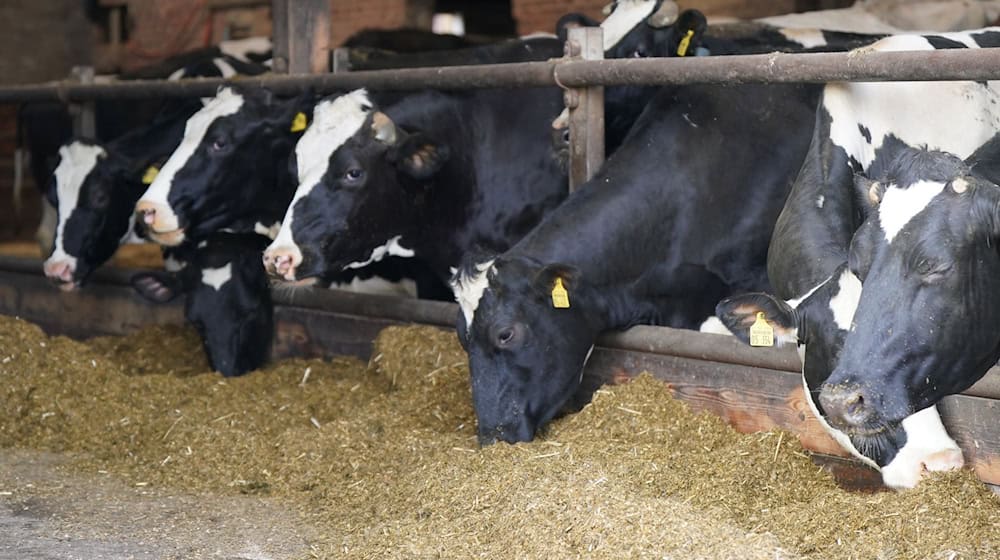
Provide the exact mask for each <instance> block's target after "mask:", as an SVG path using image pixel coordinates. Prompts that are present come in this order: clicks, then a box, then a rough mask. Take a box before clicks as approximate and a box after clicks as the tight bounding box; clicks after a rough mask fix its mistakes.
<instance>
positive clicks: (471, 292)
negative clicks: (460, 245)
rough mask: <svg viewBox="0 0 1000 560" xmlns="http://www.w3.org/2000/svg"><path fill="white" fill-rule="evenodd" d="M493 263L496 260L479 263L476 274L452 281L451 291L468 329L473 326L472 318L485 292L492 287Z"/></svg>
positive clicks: (458, 277)
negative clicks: (490, 277) (490, 278)
mask: <svg viewBox="0 0 1000 560" xmlns="http://www.w3.org/2000/svg"><path fill="white" fill-rule="evenodd" d="M493 262H494V259H490V260H488V261H486V262H482V263H479V264H477V265H475V266H474V267H473V269H474V270H475V272H473V273H472V274H469V275H465V274H460V275H457V276H455V278H453V279H452V282H451V290H452V291H453V292H454V293H455V301H457V302H458V306H459V307H461V308H462V315H464V316H465V325H466V327H471V326H472V318H473V317H474V316H475V314H476V309H477V308H478V307H479V300H480V299H482V298H483V292H485V291H486V288H488V287H489V285H490V281H489V275H490V274H491V273H493V272H495V270H494V268H493Z"/></svg>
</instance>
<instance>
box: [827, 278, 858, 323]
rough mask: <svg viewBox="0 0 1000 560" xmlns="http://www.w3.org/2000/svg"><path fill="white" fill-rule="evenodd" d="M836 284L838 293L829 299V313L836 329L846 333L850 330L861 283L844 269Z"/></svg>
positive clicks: (856, 307)
mask: <svg viewBox="0 0 1000 560" xmlns="http://www.w3.org/2000/svg"><path fill="white" fill-rule="evenodd" d="M837 283H838V284H839V285H840V291H838V292H837V295H835V296H833V297H832V298H830V311H832V312H833V322H834V323H836V324H837V327H838V328H840V329H842V330H845V331H848V330H851V321H853V320H854V312H855V311H857V309H858V302H859V301H860V300H861V281H860V280H858V277H857V276H855V275H854V273H853V272H851V271H850V269H848V268H845V269H844V272H842V273H841V274H840V278H839V279H838V280H837Z"/></svg>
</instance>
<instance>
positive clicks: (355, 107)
mask: <svg viewBox="0 0 1000 560" xmlns="http://www.w3.org/2000/svg"><path fill="white" fill-rule="evenodd" d="M365 107H367V109H365ZM371 107H372V103H371V101H370V100H369V98H368V92H367V91H365V90H364V89H358V90H354V91H352V92H351V93H348V94H346V95H341V96H340V97H337V98H336V99H334V100H332V101H331V100H323V101H320V102H319V104H317V105H316V107H315V108H313V118H312V122H311V123H309V128H307V129H306V131H305V132H304V133H302V138H299V142H298V144H296V145H295V160H296V165H297V167H298V176H299V185H298V187H297V188H296V189H295V195H294V196H292V201H291V202H290V203H289V204H288V209H287V210H285V219H284V220H282V223H281V229H280V230H279V231H278V235H277V236H276V237H274V243H272V244H271V246H272V247H277V246H279V245H284V246H287V247H296V245H295V242H294V241H293V240H292V221H293V220H294V218H295V216H294V214H295V203H296V202H298V200H299V199H300V198H304V197H306V196H308V195H309V193H310V192H312V190H313V187H315V186H316V184H317V183H319V181H320V179H322V178H323V175H325V174H326V170H327V168H328V167H329V165H330V156H331V155H333V153H334V152H335V151H337V149H338V148H340V146H342V145H343V144H344V142H347V140H348V139H349V138H350V137H351V136H354V134H355V133H356V132H357V131H358V130H360V129H361V127H362V126H363V125H364V124H365V119H366V118H368V113H369V112H370V111H371Z"/></svg>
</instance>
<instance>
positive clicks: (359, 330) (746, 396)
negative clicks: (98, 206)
mask: <svg viewBox="0 0 1000 560" xmlns="http://www.w3.org/2000/svg"><path fill="white" fill-rule="evenodd" d="M41 271H42V263H41V260H39V259H30V258H19V257H8V256H0V313H2V314H5V315H14V316H18V317H21V318H23V319H26V320H28V321H31V322H34V323H37V324H39V325H40V326H42V327H43V328H44V329H45V330H46V332H48V333H49V334H63V335H68V336H71V337H75V338H86V337H90V336H96V335H103V334H116V335H122V334H128V333H131V332H134V331H135V330H136V329H138V328H140V327H142V326H145V325H151V324H163V323H180V322H182V321H183V308H182V304H181V303H180V302H174V303H171V304H167V305H156V304H152V303H149V302H147V301H146V300H144V299H142V298H141V297H139V296H138V295H137V294H135V293H134V292H133V290H132V288H131V286H130V285H129V283H128V279H129V277H130V276H131V274H132V273H133V272H135V271H134V270H128V269H114V268H109V269H104V270H100V271H98V272H97V273H96V274H95V275H94V278H93V279H92V281H91V282H90V284H89V285H87V286H86V287H85V288H84V289H83V290H80V291H77V292H73V293H62V292H60V291H58V290H57V289H56V288H55V287H53V286H52V285H50V284H49V283H48V282H47V281H46V280H45V278H44V276H43V275H42V272H41ZM274 299H275V304H276V306H275V323H276V332H275V338H274V343H273V355H274V357H275V358H284V357H292V356H297V357H330V356H333V355H337V354H350V355H355V356H358V357H361V358H365V359H366V358H368V357H369V355H370V353H371V343H372V341H373V340H374V339H375V336H376V335H377V334H378V333H379V331H381V330H382V329H383V328H384V327H386V326H389V325H394V324H401V323H418V324H426V325H434V326H439V327H445V328H452V327H453V326H454V324H455V319H456V318H457V314H458V306H457V305H455V304H452V303H443V302H431V301H418V300H410V299H404V298H395V297H386V296H370V295H362V294H354V293H349V292H342V291H338V290H329V291H327V290H288V289H278V290H275V291H274ZM799 367H800V366H799V359H798V355H797V353H796V352H795V351H794V350H793V349H791V348H782V349H760V348H750V347H748V346H745V345H743V344H742V343H740V342H739V341H737V340H735V339H733V338H731V337H726V336H721V335H714V334H703V333H698V332H693V331H686V330H680V329H671V328H666V327H648V326H640V327H634V328H632V329H630V330H629V331H626V332H619V333H609V334H607V335H604V336H602V337H601V338H600V340H599V342H598V346H597V348H595V350H594V353H593V355H592V356H591V359H590V361H589V362H588V364H587V371H586V380H585V386H586V387H585V389H589V390H593V389H595V388H596V387H597V386H599V385H600V384H603V383H615V382H621V381H624V380H627V379H628V378H630V377H632V376H635V375H638V374H639V373H641V372H643V371H649V372H651V373H652V374H653V375H654V376H655V377H657V378H659V379H661V380H663V381H664V382H666V383H667V384H668V385H669V386H670V389H671V391H672V392H673V393H674V395H675V396H676V397H677V398H679V399H682V400H684V401H686V402H687V403H688V404H689V405H690V406H691V408H692V409H694V410H696V411H710V412H712V413H714V414H717V415H719V416H721V417H722V418H724V419H725V420H726V421H727V422H729V423H730V424H731V425H733V426H734V427H735V428H736V429H738V430H739V431H741V432H754V431H760V430H769V429H772V428H783V429H785V430H788V431H790V432H792V433H794V434H795V435H796V436H797V437H798V438H799V440H800V441H801V442H802V444H803V445H804V446H805V447H806V448H807V449H810V450H812V451H814V452H816V453H817V454H818V455H816V457H815V459H816V461H817V462H818V463H820V464H823V465H824V466H826V467H827V468H830V469H831V470H832V471H833V472H834V474H835V475H836V476H837V477H838V480H839V481H840V482H841V483H842V484H844V485H845V486H849V487H852V488H864V489H873V488H877V487H879V486H880V480H881V478H880V477H879V475H878V473H876V472H875V471H874V470H872V469H869V468H867V467H864V466H863V465H861V464H860V462H858V461H856V460H854V459H845V458H844V457H846V454H845V452H844V451H843V450H842V449H841V448H840V447H839V446H838V445H837V444H836V443H835V442H834V441H833V440H832V439H831V438H830V437H829V436H828V435H827V434H826V432H825V431H824V430H823V428H822V427H821V426H820V424H819V422H818V421H817V420H816V418H815V417H814V416H813V415H812V412H811V411H810V409H809V405H808V403H807V401H806V400H805V395H804V390H803V387H802V378H801V375H800V373H799ZM939 409H940V411H941V416H942V418H943V420H944V423H945V426H946V427H947V428H948V431H949V433H951V435H952V437H954V438H955V440H956V441H957V442H958V443H959V445H960V446H961V447H962V450H963V452H964V454H965V460H966V463H967V464H968V465H971V466H972V467H973V468H974V469H975V471H976V473H977V474H978V476H979V478H980V479H982V480H983V481H984V482H987V483H989V484H993V485H1000V422H998V421H997V420H998V419H1000V369H998V368H993V369H992V370H990V372H989V373H988V374H987V375H986V377H985V378H984V379H983V380H981V381H980V382H979V383H977V384H976V385H975V386H973V387H972V388H970V389H969V390H968V391H966V392H965V393H964V394H962V395H953V396H950V397H947V398H945V399H944V401H942V402H941V404H940V405H939Z"/></svg>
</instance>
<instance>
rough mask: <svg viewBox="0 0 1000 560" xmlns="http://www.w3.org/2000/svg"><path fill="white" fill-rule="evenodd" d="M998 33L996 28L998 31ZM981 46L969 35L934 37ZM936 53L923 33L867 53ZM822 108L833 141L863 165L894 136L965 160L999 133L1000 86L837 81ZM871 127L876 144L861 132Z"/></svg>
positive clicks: (993, 83) (992, 83)
mask: <svg viewBox="0 0 1000 560" xmlns="http://www.w3.org/2000/svg"><path fill="white" fill-rule="evenodd" d="M994 29H995V28H994ZM935 35H938V36H941V37H945V38H948V39H951V40H954V41H958V42H961V43H963V44H966V45H968V46H969V47H970V48H978V47H977V46H976V45H975V42H974V41H973V40H972V39H971V36H970V34H969V33H968V32H956V33H935ZM869 49H870V50H876V51H906V50H925V51H926V50H934V47H933V46H932V45H931V44H930V43H929V42H928V41H927V39H925V38H924V37H921V36H919V35H896V36H892V37H887V38H885V39H882V40H880V41H878V42H876V43H873V44H872V45H870V46H869V47H864V49H863V50H865V51H867V50H869ZM823 107H824V108H825V109H826V110H827V111H828V112H829V113H830V117H831V119H832V122H831V123H830V139H831V140H832V141H833V143H834V144H836V145H838V146H840V147H842V148H844V150H845V151H846V152H847V154H848V155H849V156H852V157H853V158H854V159H855V160H857V161H858V163H860V164H861V166H862V167H866V168H867V167H868V165H870V164H871V163H872V161H874V159H875V151H876V150H877V149H878V148H879V147H881V146H882V143H883V141H884V140H885V137H886V136H888V135H889V134H893V135H895V136H896V137H897V138H899V139H900V140H902V141H903V142H905V143H906V144H909V145H910V146H922V145H926V146H927V147H928V148H929V149H932V150H942V151H946V152H951V153H953V154H955V155H956V156H958V157H959V158H961V159H965V158H967V157H969V156H970V155H972V153H973V152H975V151H976V149H977V148H979V147H980V146H982V145H983V144H984V143H986V142H987V141H988V140H989V139H991V138H992V137H993V135H994V134H995V132H996V130H998V129H1000V82H998V81H990V82H987V86H986V87H983V85H982V84H978V83H976V82H970V81H963V82H853V83H845V82H835V83H831V84H828V85H827V87H826V88H825V89H824V92H823ZM859 125H862V126H864V127H865V128H867V129H868V131H869V133H870V135H871V143H869V142H868V141H866V140H865V138H863V137H862V135H861V133H860V132H859Z"/></svg>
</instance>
